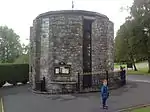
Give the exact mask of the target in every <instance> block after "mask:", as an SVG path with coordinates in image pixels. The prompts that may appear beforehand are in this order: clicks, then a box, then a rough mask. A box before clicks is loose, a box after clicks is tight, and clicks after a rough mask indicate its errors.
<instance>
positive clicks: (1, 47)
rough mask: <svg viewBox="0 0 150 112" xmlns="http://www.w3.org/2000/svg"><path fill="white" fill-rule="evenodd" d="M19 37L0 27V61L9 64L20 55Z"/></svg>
mask: <svg viewBox="0 0 150 112" xmlns="http://www.w3.org/2000/svg"><path fill="white" fill-rule="evenodd" d="M19 38H20V37H19V36H18V35H17V34H16V33H15V32H14V31H13V30H12V29H9V28H8V27H7V26H0V61H1V62H2V63H6V62H7V63H11V62H13V61H14V60H15V59H16V58H18V57H19V56H20V55H21V54H22V46H21V44H20V40H19Z"/></svg>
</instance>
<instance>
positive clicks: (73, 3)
mask: <svg viewBox="0 0 150 112" xmlns="http://www.w3.org/2000/svg"><path fill="white" fill-rule="evenodd" d="M73 9H74V2H73V0H72V10H73Z"/></svg>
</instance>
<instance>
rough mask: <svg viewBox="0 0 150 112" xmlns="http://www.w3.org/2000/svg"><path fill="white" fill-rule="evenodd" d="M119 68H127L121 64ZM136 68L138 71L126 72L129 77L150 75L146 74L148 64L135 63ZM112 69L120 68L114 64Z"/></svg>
mask: <svg viewBox="0 0 150 112" xmlns="http://www.w3.org/2000/svg"><path fill="white" fill-rule="evenodd" d="M121 66H124V67H127V65H126V64H123V65H121ZM136 67H137V69H138V71H134V70H128V71H127V73H128V74H131V75H150V73H148V62H146V61H145V62H141V63H136ZM114 68H115V69H118V68H120V64H116V63H115V64H114Z"/></svg>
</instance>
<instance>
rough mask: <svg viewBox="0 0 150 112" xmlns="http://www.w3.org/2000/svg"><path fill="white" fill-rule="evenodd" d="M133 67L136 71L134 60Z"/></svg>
mask: <svg viewBox="0 0 150 112" xmlns="http://www.w3.org/2000/svg"><path fill="white" fill-rule="evenodd" d="M133 67H134V71H138V70H137V68H136V65H135V63H134V62H133Z"/></svg>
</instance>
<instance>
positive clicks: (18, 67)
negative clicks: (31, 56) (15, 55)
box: [0, 64, 29, 86]
mask: <svg viewBox="0 0 150 112" xmlns="http://www.w3.org/2000/svg"><path fill="white" fill-rule="evenodd" d="M28 79H29V65H28V64H4V65H0V86H2V85H3V84H4V83H5V82H6V81H7V82H8V83H10V84H13V85H16V84H17V82H22V83H24V84H25V83H27V82H28Z"/></svg>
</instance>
